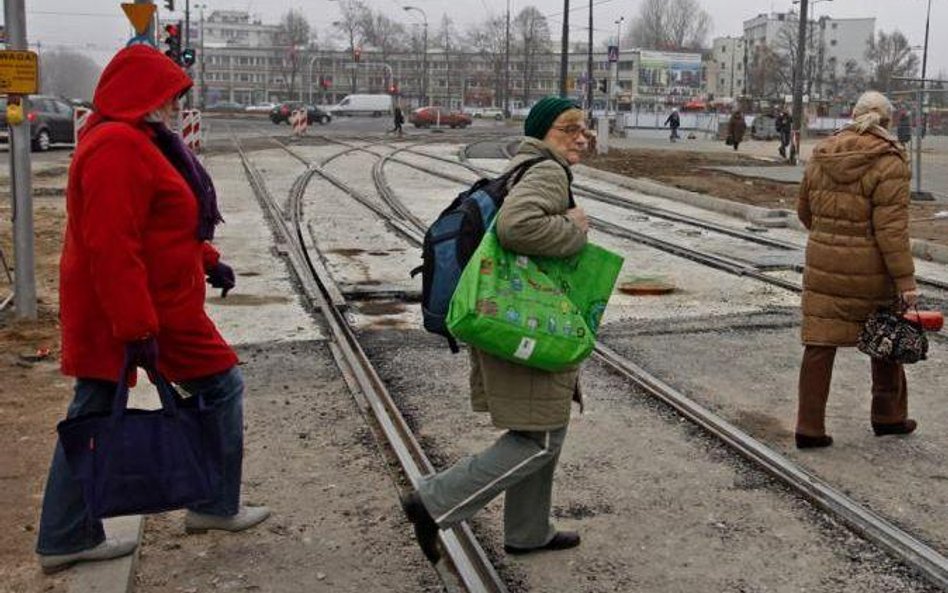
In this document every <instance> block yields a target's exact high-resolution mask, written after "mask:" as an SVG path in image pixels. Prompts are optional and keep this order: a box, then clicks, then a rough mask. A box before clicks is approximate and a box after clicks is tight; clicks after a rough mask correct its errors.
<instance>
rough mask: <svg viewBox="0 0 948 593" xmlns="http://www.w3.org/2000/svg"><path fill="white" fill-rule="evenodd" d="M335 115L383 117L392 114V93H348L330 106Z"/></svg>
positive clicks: (330, 110)
mask: <svg viewBox="0 0 948 593" xmlns="http://www.w3.org/2000/svg"><path fill="white" fill-rule="evenodd" d="M329 112H330V113H331V114H333V115H335V116H345V115H371V116H372V117H382V116H383V115H391V114H392V97H391V95H346V97H345V98H344V99H343V100H342V101H339V103H338V104H337V105H333V106H332V107H330V108H329Z"/></svg>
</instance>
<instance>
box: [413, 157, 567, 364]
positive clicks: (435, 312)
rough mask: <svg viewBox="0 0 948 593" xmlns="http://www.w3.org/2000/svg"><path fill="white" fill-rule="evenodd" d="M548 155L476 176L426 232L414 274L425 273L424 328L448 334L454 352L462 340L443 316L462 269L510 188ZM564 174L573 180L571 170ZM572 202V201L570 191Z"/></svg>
mask: <svg viewBox="0 0 948 593" xmlns="http://www.w3.org/2000/svg"><path fill="white" fill-rule="evenodd" d="M545 160H548V158H547V157H537V158H535V159H530V160H528V161H524V162H522V163H520V164H519V165H517V166H516V167H514V168H513V169H511V170H509V171H507V172H506V173H504V174H503V175H501V176H500V177H497V178H495V179H480V180H478V181H477V182H476V183H475V184H474V185H472V186H471V187H470V188H469V189H467V190H465V191H463V192H461V193H460V194H458V197H456V198H455V199H454V201H453V202H451V205H450V206H448V207H447V208H445V209H444V211H443V212H441V214H439V215H438V219H437V220H435V221H434V223H432V225H431V226H430V227H428V230H427V232H426V233H425V240H424V243H423V244H422V248H421V258H422V264H421V265H420V266H418V267H417V268H415V269H414V270H412V271H411V275H412V277H415V276H416V275H418V273H419V272H421V312H422V317H423V319H424V327H425V329H426V330H428V331H430V332H432V333H436V334H438V335H441V336H444V337H445V338H447V339H448V345H449V346H450V347H451V351H452V352H458V343H457V341H456V340H455V339H454V336H452V335H451V333H450V332H449V331H448V328H447V326H446V324H445V318H446V317H447V315H448V306H449V305H450V303H451V297H452V296H453V295H454V289H455V288H457V285H458V280H459V279H460V278H461V272H462V271H463V270H464V266H466V265H467V262H468V261H470V259H471V256H472V255H474V251H475V250H476V249H477V246H478V245H480V242H481V239H482V238H483V237H484V233H485V232H486V231H487V229H488V228H489V227H490V224H491V222H492V221H493V220H494V216H495V215H496V214H497V211H498V210H500V207H501V206H502V205H503V203H504V198H506V197H507V193H508V192H509V190H510V188H511V187H513V186H514V185H516V184H517V182H519V181H520V179H521V178H522V177H523V176H524V174H525V173H526V172H527V170H529V169H530V167H532V166H533V165H536V164H537V163H539V162H541V161H545ZM564 169H565V167H564ZM566 175H567V176H568V177H569V178H570V181H572V174H571V172H570V171H569V169H566ZM570 205H571V206H572V205H573V196H572V193H570Z"/></svg>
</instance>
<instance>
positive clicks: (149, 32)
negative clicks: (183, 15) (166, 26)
mask: <svg viewBox="0 0 948 593" xmlns="http://www.w3.org/2000/svg"><path fill="white" fill-rule="evenodd" d="M154 3H155V2H154V0H135V4H154ZM155 14H156V15H157V14H158V12H157V11H156V12H155ZM144 35H145V36H146V37H148V39H149V40H150V41H151V44H152V45H154V46H155V47H158V36H157V35H156V34H155V19H152V20H151V21H150V22H149V23H148V29H146V30H145V33H144Z"/></svg>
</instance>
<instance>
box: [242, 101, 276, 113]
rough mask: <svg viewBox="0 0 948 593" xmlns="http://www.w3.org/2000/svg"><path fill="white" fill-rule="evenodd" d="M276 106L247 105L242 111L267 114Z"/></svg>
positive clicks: (269, 104) (267, 104)
mask: <svg viewBox="0 0 948 593" xmlns="http://www.w3.org/2000/svg"><path fill="white" fill-rule="evenodd" d="M276 106H277V104H276V103H269V102H268V103H257V104H256V105H247V106H246V107H244V111H246V112H248V113H269V112H270V111H272V110H273V108H274V107H276Z"/></svg>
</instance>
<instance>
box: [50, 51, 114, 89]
mask: <svg viewBox="0 0 948 593" xmlns="http://www.w3.org/2000/svg"><path fill="white" fill-rule="evenodd" d="M42 60H43V67H42V68H40V75H41V77H42V80H41V81H40V88H42V89H43V92H44V93H46V94H48V95H59V96H61V97H70V98H74V99H91V98H92V94H93V92H94V91H95V85H96V83H97V82H98V80H99V74H101V73H102V68H101V67H100V66H99V65H98V64H96V63H95V60H93V59H92V58H90V57H88V56H86V55H84V54H81V53H78V52H75V51H72V50H67V49H61V50H55V51H49V52H47V51H44V52H43V56H42Z"/></svg>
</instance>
